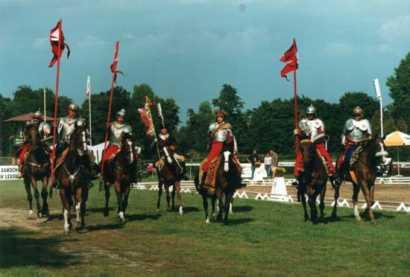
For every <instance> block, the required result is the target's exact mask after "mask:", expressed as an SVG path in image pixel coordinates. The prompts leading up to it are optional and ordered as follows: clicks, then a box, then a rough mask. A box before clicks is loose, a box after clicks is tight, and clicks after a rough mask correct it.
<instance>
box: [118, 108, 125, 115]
mask: <svg viewBox="0 0 410 277" xmlns="http://www.w3.org/2000/svg"><path fill="white" fill-rule="evenodd" d="M117 116H121V117H124V116H125V109H121V110H119V111H118V112H117Z"/></svg>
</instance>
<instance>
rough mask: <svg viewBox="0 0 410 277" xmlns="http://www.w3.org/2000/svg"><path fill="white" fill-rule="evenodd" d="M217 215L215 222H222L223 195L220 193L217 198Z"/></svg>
mask: <svg viewBox="0 0 410 277" xmlns="http://www.w3.org/2000/svg"><path fill="white" fill-rule="evenodd" d="M218 207H219V210H218V215H217V217H216V220H217V221H222V220H223V212H224V207H225V203H224V194H223V193H220V194H219V196H218Z"/></svg>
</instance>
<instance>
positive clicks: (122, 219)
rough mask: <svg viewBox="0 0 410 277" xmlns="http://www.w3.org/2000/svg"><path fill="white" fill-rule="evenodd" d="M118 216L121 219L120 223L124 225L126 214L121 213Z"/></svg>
mask: <svg viewBox="0 0 410 277" xmlns="http://www.w3.org/2000/svg"><path fill="white" fill-rule="evenodd" d="M118 216H119V218H120V221H121V222H122V223H124V222H125V215H124V212H119V213H118Z"/></svg>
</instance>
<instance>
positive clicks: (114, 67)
mask: <svg viewBox="0 0 410 277" xmlns="http://www.w3.org/2000/svg"><path fill="white" fill-rule="evenodd" d="M119 50H120V42H119V41H117V42H116V43H115V50H114V58H113V62H112V64H111V73H112V79H111V89H110V95H109V98H108V113H107V121H106V123H105V136H104V150H103V153H104V152H105V150H106V149H107V144H108V135H109V130H110V126H111V109H112V97H113V94H114V88H115V84H116V80H117V73H118V72H119V71H118V69H117V67H118V62H119V59H118V54H119ZM104 162H105V161H104V160H103V161H102V163H101V176H102V175H103V173H104Z"/></svg>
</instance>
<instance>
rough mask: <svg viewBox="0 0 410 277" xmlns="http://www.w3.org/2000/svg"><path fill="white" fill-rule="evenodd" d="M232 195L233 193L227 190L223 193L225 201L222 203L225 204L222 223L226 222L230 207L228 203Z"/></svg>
mask: <svg viewBox="0 0 410 277" xmlns="http://www.w3.org/2000/svg"><path fill="white" fill-rule="evenodd" d="M232 196H233V194H232V193H231V192H228V193H226V194H225V203H224V204H225V205H224V207H225V211H224V213H225V217H224V223H225V224H226V223H228V216H229V207H230V205H231V201H232Z"/></svg>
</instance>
